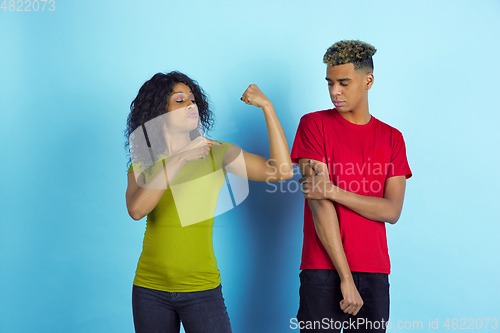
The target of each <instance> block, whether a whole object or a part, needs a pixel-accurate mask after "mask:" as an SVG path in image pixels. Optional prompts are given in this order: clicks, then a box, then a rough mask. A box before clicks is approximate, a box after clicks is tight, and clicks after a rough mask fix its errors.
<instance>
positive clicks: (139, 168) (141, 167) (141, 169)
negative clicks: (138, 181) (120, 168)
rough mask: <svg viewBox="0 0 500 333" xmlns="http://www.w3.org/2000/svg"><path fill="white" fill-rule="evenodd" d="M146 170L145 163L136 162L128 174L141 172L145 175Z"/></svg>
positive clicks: (131, 165)
mask: <svg viewBox="0 0 500 333" xmlns="http://www.w3.org/2000/svg"><path fill="white" fill-rule="evenodd" d="M144 170H145V168H144V165H143V163H140V162H137V161H134V162H132V163H131V164H130V167H129V168H128V171H127V174H128V173H130V172H140V173H143V172H144Z"/></svg>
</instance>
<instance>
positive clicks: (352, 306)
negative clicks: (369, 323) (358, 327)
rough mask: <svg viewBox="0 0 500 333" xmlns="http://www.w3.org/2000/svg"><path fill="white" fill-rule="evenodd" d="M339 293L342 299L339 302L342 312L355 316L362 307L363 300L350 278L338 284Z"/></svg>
mask: <svg viewBox="0 0 500 333" xmlns="http://www.w3.org/2000/svg"><path fill="white" fill-rule="evenodd" d="M340 291H341V292H342V296H344V299H343V300H341V301H340V308H341V309H342V311H344V312H345V313H348V314H352V315H353V316H355V315H357V314H358V312H359V309H361V307H362V306H363V299H362V298H361V296H360V295H359V292H358V289H357V288H356V285H355V284H354V281H353V280H352V278H350V279H346V280H345V281H341V282H340Z"/></svg>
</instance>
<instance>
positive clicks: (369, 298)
mask: <svg viewBox="0 0 500 333" xmlns="http://www.w3.org/2000/svg"><path fill="white" fill-rule="evenodd" d="M299 276H300V290H299V295H300V306H299V311H298V313H297V320H298V323H297V326H298V325H300V326H299V327H300V328H301V329H300V332H340V329H341V328H343V329H344V331H343V332H353V331H354V332H385V327H386V323H387V320H389V277H388V275H387V274H383V273H361V272H352V277H353V279H354V283H355V284H356V288H358V291H359V294H360V295H361V298H362V299H363V306H362V307H361V309H360V310H359V312H358V314H357V315H356V316H353V315H349V314H347V313H344V312H343V311H342V310H341V309H340V301H341V300H342V299H343V297H342V293H341V291H340V277H339V275H338V273H337V271H336V270H331V269H304V270H303V271H302V272H301V273H300V275H299Z"/></svg>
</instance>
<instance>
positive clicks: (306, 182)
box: [299, 160, 334, 199]
mask: <svg viewBox="0 0 500 333" xmlns="http://www.w3.org/2000/svg"><path fill="white" fill-rule="evenodd" d="M308 164H309V166H310V167H311V169H312V170H314V172H316V176H309V177H302V178H300V179H299V182H300V184H301V185H300V187H301V190H302V193H303V194H304V198H306V199H330V195H329V194H330V193H332V192H333V190H334V185H333V184H332V183H331V182H330V179H329V177H328V170H326V168H327V166H326V164H318V163H316V161H314V160H309V163H308Z"/></svg>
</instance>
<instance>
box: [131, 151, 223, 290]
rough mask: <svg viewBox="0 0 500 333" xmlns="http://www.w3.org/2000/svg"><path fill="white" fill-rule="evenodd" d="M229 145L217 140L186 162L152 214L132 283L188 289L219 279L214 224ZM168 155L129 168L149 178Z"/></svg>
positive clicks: (206, 286) (208, 286) (212, 284)
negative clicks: (197, 157)
mask: <svg viewBox="0 0 500 333" xmlns="http://www.w3.org/2000/svg"><path fill="white" fill-rule="evenodd" d="M230 146H231V144H230V143H226V142H222V145H221V146H217V145H214V146H212V148H211V150H210V155H209V156H207V157H206V158H204V159H200V160H196V161H192V162H188V163H186V164H185V165H184V166H183V167H182V169H181V170H180V171H179V173H178V174H177V175H176V177H175V178H174V180H173V181H172V182H171V183H170V185H169V187H168V188H167V189H166V190H165V192H164V194H163V196H162V197H161V199H160V201H159V202H158V204H157V205H156V207H155V208H154V209H153V210H152V211H151V212H150V213H149V214H148V216H147V220H146V232H145V234H144V241H143V246H142V253H141V256H140V258H139V262H138V264H137V270H136V274H135V279H134V285H136V286H139V287H145V288H150V289H155V290H162V291H169V292H188V291H201V290H208V289H213V288H215V287H217V286H218V285H219V284H220V282H221V281H220V273H219V269H218V268H217V260H216V259H215V254H214V250H213V243H212V228H213V225H214V212H215V208H216V205H217V197H218V195H219V191H220V189H221V188H222V186H223V184H224V179H225V171H224V169H223V168H222V162H223V159H224V155H225V153H226V151H227V149H228V148H229V147H230ZM169 159H170V157H166V156H162V155H160V156H159V160H158V161H157V162H155V163H154V164H153V165H152V166H150V167H149V168H147V169H145V170H143V169H141V165H140V164H138V163H132V165H131V166H130V168H129V172H131V171H135V172H141V173H143V174H144V176H145V181H146V182H147V181H148V180H149V179H150V178H151V177H153V176H154V175H155V174H156V173H157V172H159V171H160V170H161V169H162V167H163V165H164V164H165V163H166V162H167V161H168V160H169Z"/></svg>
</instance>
